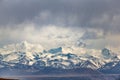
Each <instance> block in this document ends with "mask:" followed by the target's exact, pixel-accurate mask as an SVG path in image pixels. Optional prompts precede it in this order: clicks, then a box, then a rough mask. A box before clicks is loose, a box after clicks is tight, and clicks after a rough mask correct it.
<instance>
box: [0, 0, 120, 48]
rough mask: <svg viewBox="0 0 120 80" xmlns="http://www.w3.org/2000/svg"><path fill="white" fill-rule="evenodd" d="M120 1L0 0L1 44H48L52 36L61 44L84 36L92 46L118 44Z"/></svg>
mask: <svg viewBox="0 0 120 80" xmlns="http://www.w3.org/2000/svg"><path fill="white" fill-rule="evenodd" d="M119 3H120V0H0V45H1V46H2V45H5V44H8V43H13V42H20V41H23V40H28V41H30V42H41V43H43V41H44V42H45V41H46V42H45V43H46V44H47V42H49V39H52V40H51V41H52V42H57V43H62V42H64V41H77V38H79V39H81V38H82V40H85V41H86V42H88V43H89V44H90V45H89V46H91V44H93V48H94V47H97V46H99V45H100V47H106V46H111V47H113V46H117V47H119V44H120V33H119V31H120V5H119ZM82 34H83V36H81V35H82ZM88 34H89V35H88ZM53 35H54V36H57V37H53ZM71 35H72V36H71ZM75 35H77V38H74V37H75ZM50 36H52V37H53V38H51V37H50ZM65 36H67V37H68V36H71V37H72V40H71V37H69V38H66V37H65ZM46 37H47V38H46ZM64 37H65V40H63V38H64ZM59 38H62V39H61V40H59ZM62 40H63V41H62ZM65 43H66V42H65ZM101 44H102V45H101Z"/></svg>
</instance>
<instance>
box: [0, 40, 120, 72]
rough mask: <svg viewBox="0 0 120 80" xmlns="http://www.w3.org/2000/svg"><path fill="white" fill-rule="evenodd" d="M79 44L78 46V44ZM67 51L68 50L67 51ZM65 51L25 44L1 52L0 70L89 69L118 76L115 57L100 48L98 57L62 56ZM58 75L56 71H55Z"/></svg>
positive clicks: (116, 57) (1, 49) (10, 46)
mask: <svg viewBox="0 0 120 80" xmlns="http://www.w3.org/2000/svg"><path fill="white" fill-rule="evenodd" d="M80 44H81V43H80ZM68 49H71V48H69V47H68ZM63 50H65V49H64V47H57V48H52V49H47V50H46V49H45V48H44V47H42V46H41V45H40V44H31V43H28V42H27V41H24V42H21V43H17V44H10V45H6V46H4V47H3V48H0V70H1V72H2V71H3V72H4V71H5V70H14V69H15V70H25V71H26V72H39V71H40V70H45V69H63V70H69V69H83V68H84V69H92V70H97V71H99V72H102V73H120V69H119V67H120V59H119V57H118V55H117V54H115V53H113V52H112V51H111V50H109V49H107V48H103V49H102V50H101V53H100V54H99V56H95V55H92V54H91V53H89V54H75V53H70V52H64V51H63ZM96 54H97V53H96ZM58 71H59V70H58Z"/></svg>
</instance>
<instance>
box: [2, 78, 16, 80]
mask: <svg viewBox="0 0 120 80" xmlns="http://www.w3.org/2000/svg"><path fill="white" fill-rule="evenodd" d="M0 80H18V79H5V78H0Z"/></svg>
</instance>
